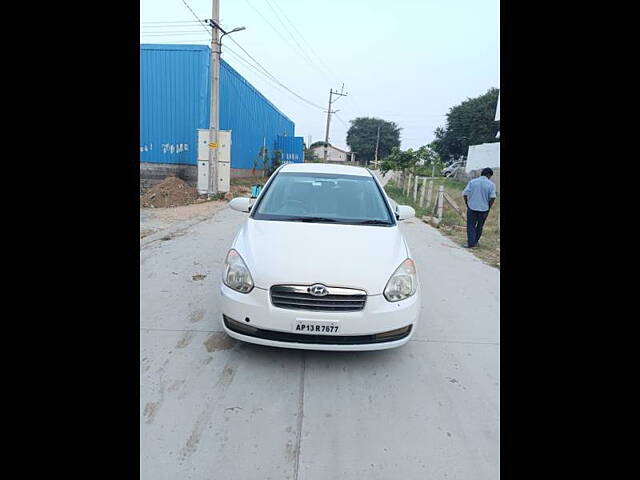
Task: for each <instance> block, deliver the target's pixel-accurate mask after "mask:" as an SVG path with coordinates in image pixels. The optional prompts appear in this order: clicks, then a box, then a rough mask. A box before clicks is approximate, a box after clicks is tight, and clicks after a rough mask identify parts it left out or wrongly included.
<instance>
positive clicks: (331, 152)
mask: <svg viewBox="0 0 640 480" xmlns="http://www.w3.org/2000/svg"><path fill="white" fill-rule="evenodd" d="M311 150H312V151H313V152H315V154H316V155H317V156H318V158H320V159H321V160H322V159H323V158H324V147H323V146H318V147H313V148H312V149H311ZM327 161H328V162H345V161H347V154H346V153H344V152H341V151H340V150H336V149H335V148H331V147H329V148H327Z"/></svg>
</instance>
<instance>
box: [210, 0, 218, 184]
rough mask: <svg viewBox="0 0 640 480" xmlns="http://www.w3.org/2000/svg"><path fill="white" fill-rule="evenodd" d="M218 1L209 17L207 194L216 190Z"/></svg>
mask: <svg viewBox="0 0 640 480" xmlns="http://www.w3.org/2000/svg"><path fill="white" fill-rule="evenodd" d="M219 17H220V2H219V1H218V0H212V11H211V18H212V20H213V22H215V23H213V25H212V26H211V108H210V111H209V142H211V143H215V144H216V148H211V147H209V194H210V195H215V194H216V193H217V192H218V148H217V144H218V129H219V126H218V119H219V113H218V85H219V81H220V43H219V41H218V37H219V34H220V33H219V32H218V27H216V25H218V24H219V20H220V18H219Z"/></svg>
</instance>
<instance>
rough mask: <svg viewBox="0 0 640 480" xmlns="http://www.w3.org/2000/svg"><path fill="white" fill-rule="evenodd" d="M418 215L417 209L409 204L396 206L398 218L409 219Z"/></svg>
mask: <svg viewBox="0 0 640 480" xmlns="http://www.w3.org/2000/svg"><path fill="white" fill-rule="evenodd" d="M415 216H416V211H415V210H414V209H413V207H410V206H409V205H398V206H397V207H396V218H397V219H398V220H407V219H409V218H413V217H415Z"/></svg>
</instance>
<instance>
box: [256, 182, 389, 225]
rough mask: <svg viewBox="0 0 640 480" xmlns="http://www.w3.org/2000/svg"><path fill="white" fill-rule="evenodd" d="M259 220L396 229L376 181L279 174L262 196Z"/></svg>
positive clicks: (257, 213)
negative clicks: (328, 223)
mask: <svg viewBox="0 0 640 480" xmlns="http://www.w3.org/2000/svg"><path fill="white" fill-rule="evenodd" d="M252 217H253V218H254V219H256V220H284V221H308V222H331V223H349V224H365V225H394V224H395V222H394V219H393V217H392V216H391V212H390V211H389V208H388V206H387V203H386V201H385V200H384V198H383V196H382V193H381V191H380V188H379V187H378V185H377V184H376V182H375V180H374V179H373V177H370V176H368V177H365V176H358V175H329V174H313V173H298V172H295V173H294V172H290V173H287V172H280V173H278V174H277V175H276V177H275V178H274V179H273V181H272V182H271V183H270V184H269V186H268V188H267V189H266V190H265V191H264V192H263V194H262V196H261V197H260V200H259V201H258V203H257V205H256V207H255V208H254V209H253V212H252Z"/></svg>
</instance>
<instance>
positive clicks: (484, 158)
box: [465, 94, 500, 173]
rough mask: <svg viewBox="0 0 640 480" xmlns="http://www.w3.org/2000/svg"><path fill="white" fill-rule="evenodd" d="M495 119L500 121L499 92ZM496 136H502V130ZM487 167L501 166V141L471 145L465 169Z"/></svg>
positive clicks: (472, 169)
mask: <svg viewBox="0 0 640 480" xmlns="http://www.w3.org/2000/svg"><path fill="white" fill-rule="evenodd" d="M495 121H500V94H498V103H497V105H496V116H495ZM496 138H498V139H499V138H500V131H498V134H497V135H496ZM485 167H489V168H492V169H495V168H500V142H499V141H498V142H490V143H482V144H480V145H469V150H468V153H467V162H466V166H465V171H466V172H467V173H470V172H472V171H474V170H481V169H483V168H485Z"/></svg>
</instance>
